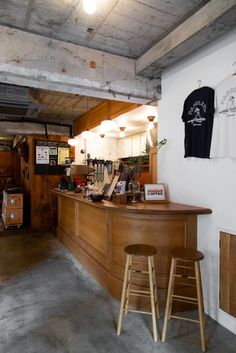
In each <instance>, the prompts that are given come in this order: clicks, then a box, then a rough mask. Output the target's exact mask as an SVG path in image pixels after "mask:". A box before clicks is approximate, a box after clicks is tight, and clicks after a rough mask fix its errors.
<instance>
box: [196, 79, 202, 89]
mask: <svg viewBox="0 0 236 353" xmlns="http://www.w3.org/2000/svg"><path fill="white" fill-rule="evenodd" d="M197 84H198V88H201V85H202V80H197Z"/></svg>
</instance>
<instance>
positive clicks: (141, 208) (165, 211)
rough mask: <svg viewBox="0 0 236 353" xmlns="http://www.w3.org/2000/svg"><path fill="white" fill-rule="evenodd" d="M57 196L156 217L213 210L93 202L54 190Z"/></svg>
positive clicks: (170, 204)
mask: <svg viewBox="0 0 236 353" xmlns="http://www.w3.org/2000/svg"><path fill="white" fill-rule="evenodd" d="M53 191H54V192H55V193H56V194H58V195H60V196H64V197H68V198H71V199H74V200H77V201H80V202H83V203H86V204H90V205H92V206H94V207H98V208H101V209H110V210H111V211H112V210H113V211H116V210H117V211H123V212H132V213H139V214H147V213H148V214H156V215H158V214H159V215H169V214H196V215H197V214H199V215H200V214H210V213H212V210H211V209H210V208H204V207H197V206H191V205H185V204H181V203H176V202H170V201H159V202H158V203H151V202H150V203H146V202H145V201H144V202H133V203H131V204H116V203H114V202H112V201H106V200H102V201H101V202H93V201H90V200H87V199H85V198H84V197H83V195H82V194H81V193H75V192H73V191H67V190H59V189H54V190H53Z"/></svg>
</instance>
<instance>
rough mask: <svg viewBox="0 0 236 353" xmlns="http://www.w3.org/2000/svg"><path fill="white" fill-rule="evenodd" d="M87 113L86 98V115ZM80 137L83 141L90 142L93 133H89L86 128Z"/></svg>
mask: <svg viewBox="0 0 236 353" xmlns="http://www.w3.org/2000/svg"><path fill="white" fill-rule="evenodd" d="M88 111H89V106H88V97H87V113H88ZM81 137H82V138H83V139H85V140H90V139H91V138H93V137H94V133H93V132H92V131H89V130H88V128H87V129H86V130H84V131H83V132H81Z"/></svg>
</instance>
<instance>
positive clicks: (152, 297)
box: [148, 256, 157, 342]
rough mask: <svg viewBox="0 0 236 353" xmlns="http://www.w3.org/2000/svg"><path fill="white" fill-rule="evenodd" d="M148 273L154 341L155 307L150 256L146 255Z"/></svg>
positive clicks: (154, 336) (155, 337) (155, 334)
mask: <svg viewBox="0 0 236 353" xmlns="http://www.w3.org/2000/svg"><path fill="white" fill-rule="evenodd" d="M148 273H149V286H150V299H151V311H152V327H153V339H154V341H155V342H157V322H156V308H155V300H154V288H153V276H152V260H151V256H148Z"/></svg>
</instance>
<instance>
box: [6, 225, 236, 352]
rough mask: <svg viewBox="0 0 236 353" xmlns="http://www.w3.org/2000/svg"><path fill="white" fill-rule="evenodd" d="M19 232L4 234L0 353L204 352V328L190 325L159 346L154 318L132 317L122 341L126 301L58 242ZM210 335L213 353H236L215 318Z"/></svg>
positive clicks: (177, 327)
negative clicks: (121, 318) (121, 302)
mask: <svg viewBox="0 0 236 353" xmlns="http://www.w3.org/2000/svg"><path fill="white" fill-rule="evenodd" d="M16 234H17V235H16ZM16 234H14V232H12V231H10V232H8V231H6V232H4V233H1V236H0V353H121V352H122V353H123V352H126V353H146V352H147V353H151V352H153V353H154V352H155V353H157V352H160V353H167V352H168V353H177V352H181V353H189V352H193V353H195V352H201V348H200V340H199V330H198V326H197V325H196V324H192V323H187V322H182V321H176V320H172V321H171V322H170V324H169V329H168V335H167V342H166V343H160V342H157V343H154V342H153V340H152V334H151V317H150V316H144V315H140V314H133V313H130V314H128V315H127V316H126V317H125V319H124V321H123V325H122V333H121V336H120V337H118V336H117V335H116V320H117V316H118V310H119V303H118V302H117V301H115V300H114V299H112V298H111V297H110V296H109V295H108V294H107V293H106V291H105V290H103V289H102V288H101V287H100V286H99V285H98V284H97V283H96V281H95V280H94V279H93V278H92V277H91V276H90V275H89V274H88V273H87V272H86V271H85V270H84V269H83V268H82V266H81V265H80V264H79V263H78V262H77V261H76V260H75V259H74V258H73V257H72V256H71V255H70V253H69V252H68V251H67V250H66V249H65V248H64V247H63V246H62V245H61V244H60V243H59V242H58V240H57V239H56V238H55V237H54V236H53V235H51V234H43V235H40V234H33V235H30V234H22V232H18V233H16ZM159 326H160V328H161V327H162V320H160V322H159ZM206 337H207V344H208V352H209V353H210V352H212V353H213V352H214V353H222V352H224V353H231V352H232V353H233V352H234V353H235V347H236V336H235V335H234V334H232V333H230V332H229V331H228V330H226V329H224V328H223V327H222V326H220V325H219V324H217V323H216V322H215V321H213V320H211V319H209V318H208V319H207V329H206Z"/></svg>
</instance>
